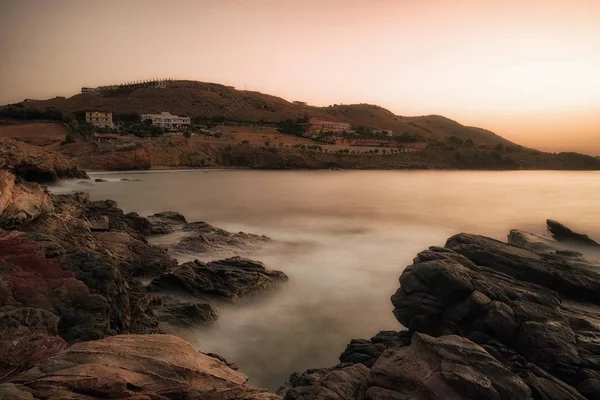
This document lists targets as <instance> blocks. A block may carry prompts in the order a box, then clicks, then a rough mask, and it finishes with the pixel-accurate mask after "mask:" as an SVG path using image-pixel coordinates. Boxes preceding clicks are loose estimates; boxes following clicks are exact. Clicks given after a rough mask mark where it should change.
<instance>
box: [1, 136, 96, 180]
mask: <svg viewBox="0 0 600 400" xmlns="http://www.w3.org/2000/svg"><path fill="white" fill-rule="evenodd" d="M0 170H7V171H10V172H12V173H13V174H15V175H16V176H18V177H20V178H23V179H24V180H26V181H30V182H38V183H49V182H55V181H56V180H58V179H68V178H88V176H87V174H86V173H85V171H83V170H81V169H79V168H78V167H77V165H75V164H73V162H71V161H70V160H69V159H67V158H66V157H64V156H61V155H59V154H57V153H54V152H52V151H48V150H46V149H43V148H41V147H37V146H32V145H29V144H26V143H23V142H19V141H16V140H13V139H9V138H6V137H0Z"/></svg>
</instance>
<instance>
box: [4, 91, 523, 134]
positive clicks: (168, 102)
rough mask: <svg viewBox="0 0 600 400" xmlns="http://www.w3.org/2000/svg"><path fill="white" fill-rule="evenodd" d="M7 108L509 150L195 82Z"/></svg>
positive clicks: (358, 107)
mask: <svg viewBox="0 0 600 400" xmlns="http://www.w3.org/2000/svg"><path fill="white" fill-rule="evenodd" d="M9 107H13V108H14V107H16V108H19V107H20V108H29V109H35V110H60V111H71V112H80V111H84V110H86V109H90V108H106V109H110V110H112V112H113V114H114V116H115V119H117V120H118V119H119V118H120V117H125V118H126V117H127V116H131V115H132V114H142V113H153V112H161V111H169V112H171V113H174V114H178V115H186V116H190V117H198V118H202V119H212V120H215V121H223V120H227V121H240V122H248V123H258V122H267V123H276V122H280V121H284V120H287V119H297V118H301V117H304V116H306V115H308V116H310V117H319V118H325V119H331V120H339V121H342V122H348V123H350V124H352V125H357V126H358V125H362V126H366V127H372V128H380V129H391V130H393V132H394V135H403V134H406V135H411V136H415V135H418V136H422V137H424V138H428V139H438V140H439V139H444V138H445V137H448V136H456V137H458V138H460V139H462V140H467V139H471V140H472V141H474V142H475V143H486V144H497V143H502V144H505V145H506V144H513V143H511V142H509V141H508V140H506V139H504V138H502V137H500V136H498V135H496V134H494V133H493V132H490V131H486V130H484V129H480V128H473V127H468V126H464V125H461V124H460V123H458V122H456V121H453V120H451V119H448V118H445V117H442V116H438V115H428V116H419V117H403V116H399V115H395V114H394V113H392V112H391V111H389V110H386V109H384V108H382V107H379V106H376V105H370V104H350V105H331V106H328V107H313V106H303V105H298V104H294V103H291V102H289V101H287V100H284V99H282V98H280V97H276V96H271V95H268V94H263V93H259V92H252V91H245V90H236V89H234V88H232V87H228V86H223V85H219V84H215V83H204V82H195V81H173V82H170V83H169V84H168V86H167V88H153V87H148V88H139V89H127V90H125V89H123V90H113V91H107V92H101V93H86V94H78V95H75V96H72V97H69V98H63V97H57V98H53V99H49V100H41V101H31V100H29V101H27V102H22V103H19V104H16V105H11V106H9Z"/></svg>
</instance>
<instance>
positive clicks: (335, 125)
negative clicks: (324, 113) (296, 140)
mask: <svg viewBox="0 0 600 400" xmlns="http://www.w3.org/2000/svg"><path fill="white" fill-rule="evenodd" d="M299 125H300V126H304V127H305V129H306V131H305V132H304V134H303V136H313V135H315V134H318V133H321V132H336V133H341V132H353V131H352V126H350V124H348V123H346V122H335V121H327V120H324V119H318V118H311V119H310V120H309V122H307V123H304V124H299Z"/></svg>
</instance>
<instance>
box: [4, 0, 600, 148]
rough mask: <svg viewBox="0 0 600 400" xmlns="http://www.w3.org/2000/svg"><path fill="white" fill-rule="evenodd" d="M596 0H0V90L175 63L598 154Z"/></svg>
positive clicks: (125, 74) (128, 76)
mask: <svg viewBox="0 0 600 400" xmlns="http://www.w3.org/2000/svg"><path fill="white" fill-rule="evenodd" d="M598 21H600V2H597V1H583V0H581V1H562V0H558V1H557V0H555V1H546V2H542V1H537V0H535V1H530V2H527V4H523V3H522V2H519V1H515V0H506V1H495V0H494V1H488V2H477V1H470V0H463V1H458V0H455V1H446V2H443V1H440V0H427V1H419V2H417V1H384V0H375V1H373V0H372V1H362V0H347V1H341V0H331V1H319V2H317V1H286V2H281V1H273V0H252V1H244V2H242V1H233V0H232V1H208V0H201V1H177V2H170V3H168V4H167V5H165V3H164V2H158V1H154V0H148V1H137V0H131V1H127V2H117V1H114V0H104V1H94V2H90V1H74V0H53V1H39V0H3V1H1V2H0V36H1V37H3V38H5V40H2V41H0V54H2V57H1V58H0V104H7V103H14V102H19V101H22V100H23V99H25V98H38V99H43V98H50V97H53V96H56V95H62V96H70V95H73V94H76V93H78V92H79V89H80V88H81V86H99V85H105V84H113V83H119V82H123V81H131V80H140V79H149V78H161V77H171V78H173V79H189V80H198V81H205V82H206V81H208V82H217V83H222V84H226V85H233V86H235V87H236V88H238V89H243V88H244V85H247V88H248V90H256V91H260V92H263V93H268V94H272V95H276V96H280V97H283V98H285V99H286V100H289V101H293V100H301V101H307V102H308V103H309V104H311V105H316V106H326V105H329V104H334V103H344V104H350V103H371V104H377V105H380V106H382V107H385V108H387V109H389V110H391V111H392V112H394V113H395V114H398V115H407V116H410V115H428V114H439V115H444V116H446V117H448V118H451V119H453V120H456V121H458V122H460V123H462V124H464V125H470V126H478V127H481V128H485V129H488V130H491V131H494V132H495V133H497V134H499V135H501V136H503V137H505V138H506V139H508V140H511V141H514V142H517V143H519V144H522V145H524V146H530V147H535V148H538V149H541V150H546V151H579V152H583V153H587V154H595V155H599V154H600V74H599V73H598V71H600V24H598Z"/></svg>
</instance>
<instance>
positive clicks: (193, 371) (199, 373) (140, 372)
mask: <svg viewBox="0 0 600 400" xmlns="http://www.w3.org/2000/svg"><path fill="white" fill-rule="evenodd" d="M247 379H248V378H247V377H246V376H245V375H243V374H241V373H240V372H237V371H234V370H232V369H231V368H229V367H227V366H226V365H225V364H224V363H222V362H221V361H219V360H218V359H216V358H214V357H210V356H207V355H205V354H202V353H200V352H198V351H197V350H195V349H194V348H193V347H192V345H190V344H189V343H187V342H186V341H184V340H182V339H179V338H176V337H174V336H169V335H123V336H113V337H109V338H106V339H103V340H97V341H91V342H85V343H78V344H75V345H73V346H71V347H70V348H68V349H66V350H65V351H63V352H61V353H59V354H57V355H55V356H54V357H52V358H51V359H49V360H48V361H46V362H43V363H42V364H41V365H40V366H39V367H35V368H32V369H30V370H28V371H25V372H23V373H21V374H19V375H17V376H14V377H13V378H11V379H10V381H9V384H12V386H8V385H6V386H4V387H0V389H1V390H4V388H6V390H7V391H9V390H10V391H11V392H12V393H13V394H14V396H15V397H14V398H19V397H18V396H21V398H24V399H25V398H28V397H26V396H27V394H30V395H33V397H35V398H78V399H91V398H132V399H133V398H135V399H150V398H152V399H159V398H160V399H206V400H277V399H280V397H279V396H277V395H275V394H271V393H268V392H267V391H266V390H263V389H257V388H254V387H252V386H248V385H246V381H247ZM29 398H31V397H29Z"/></svg>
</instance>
